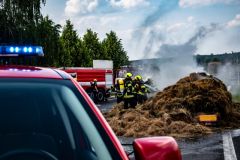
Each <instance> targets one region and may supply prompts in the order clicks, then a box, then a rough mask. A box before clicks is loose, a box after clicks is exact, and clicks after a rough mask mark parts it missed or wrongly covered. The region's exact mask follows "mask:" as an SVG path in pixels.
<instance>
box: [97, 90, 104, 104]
mask: <svg viewBox="0 0 240 160" xmlns="http://www.w3.org/2000/svg"><path fill="white" fill-rule="evenodd" d="M97 98H98V101H99V102H103V101H104V92H103V91H102V90H99V91H98V95H97Z"/></svg>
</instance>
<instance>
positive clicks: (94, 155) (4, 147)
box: [0, 46, 181, 160]
mask: <svg viewBox="0 0 240 160" xmlns="http://www.w3.org/2000/svg"><path fill="white" fill-rule="evenodd" d="M25 51H26V52H25ZM30 51H31V52H30ZM37 51H38V50H37V49H36V48H35V49H34V48H33V50H32V49H30V50H29V51H28V50H24V48H20V49H19V48H18V49H16V47H13V48H9V47H8V46H7V47H5V48H1V49H0V54H1V52H2V53H3V54H4V55H6V54H7V55H10V54H15V55H19V54H20V53H22V52H23V54H24V55H25V54H33V53H36V52H37ZM0 102H1V103H0V104H1V105H0V159H1V160H13V159H14V160H30V159H31V160H33V159H34V160H79V159H86V160H97V159H99V160H110V159H113V160H118V159H119V160H120V159H121V160H127V159H129V158H128V156H127V154H126V153H125V151H124V149H123V148H122V146H121V144H120V143H119V141H118V139H117V138H116V136H115V134H114V133H113V131H112V130H111V128H110V127H109V125H108V123H107V122H106V120H105V119H104V117H103V116H102V114H101V113H100V111H99V110H98V108H97V107H96V106H95V104H94V103H93V101H92V100H91V99H90V98H89V96H88V94H87V93H86V92H85V91H84V89H83V88H82V87H81V86H80V84H79V83H77V82H76V81H75V80H73V78H72V77H71V76H70V75H69V74H67V73H65V72H63V71H61V70H57V69H50V68H41V67H29V66H11V65H4V66H0ZM133 148H134V154H135V157H136V159H137V160H143V159H146V160H181V154H180V151H179V149H178V146H177V143H176V141H175V140H174V139H173V138H171V137H153V138H151V137H149V138H140V139H136V140H135V141H134V143H133Z"/></svg>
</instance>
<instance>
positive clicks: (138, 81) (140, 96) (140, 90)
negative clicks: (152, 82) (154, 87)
mask: <svg viewBox="0 0 240 160" xmlns="http://www.w3.org/2000/svg"><path fill="white" fill-rule="evenodd" d="M134 81H135V85H134V88H135V91H136V99H137V102H138V103H139V104H142V103H143V102H145V101H146V100H147V93H148V89H147V87H146V86H145V84H144V82H143V80H142V77H141V76H140V75H137V76H135V78H134Z"/></svg>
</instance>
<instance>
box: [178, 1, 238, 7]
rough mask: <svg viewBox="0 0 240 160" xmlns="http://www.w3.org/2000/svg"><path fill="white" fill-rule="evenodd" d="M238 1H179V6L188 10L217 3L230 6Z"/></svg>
mask: <svg viewBox="0 0 240 160" xmlns="http://www.w3.org/2000/svg"><path fill="white" fill-rule="evenodd" d="M237 1H238V0H179V6H180V7H183V8H186V7H194V6H205V5H212V4H216V3H224V4H229V3H232V2H237Z"/></svg>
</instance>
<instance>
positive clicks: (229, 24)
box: [227, 14, 240, 28]
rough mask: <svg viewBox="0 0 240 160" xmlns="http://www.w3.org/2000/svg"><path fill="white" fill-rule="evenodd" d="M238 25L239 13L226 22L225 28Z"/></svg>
mask: <svg viewBox="0 0 240 160" xmlns="http://www.w3.org/2000/svg"><path fill="white" fill-rule="evenodd" d="M239 26H240V14H237V15H236V16H235V18H234V19H233V20H231V21H229V22H228V23H227V28H233V27H239Z"/></svg>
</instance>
